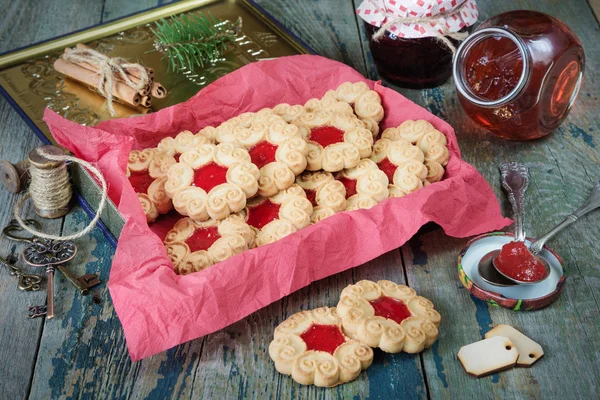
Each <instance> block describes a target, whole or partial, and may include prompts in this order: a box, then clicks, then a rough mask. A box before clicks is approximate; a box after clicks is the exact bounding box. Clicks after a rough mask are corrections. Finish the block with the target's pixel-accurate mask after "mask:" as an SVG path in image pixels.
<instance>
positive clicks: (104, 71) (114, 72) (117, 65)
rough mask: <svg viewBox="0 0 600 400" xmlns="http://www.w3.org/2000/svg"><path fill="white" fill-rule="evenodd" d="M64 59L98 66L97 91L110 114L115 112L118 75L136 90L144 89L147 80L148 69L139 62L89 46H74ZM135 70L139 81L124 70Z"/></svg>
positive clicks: (148, 79) (64, 55) (112, 114)
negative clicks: (114, 100) (115, 88)
mask: <svg viewBox="0 0 600 400" xmlns="http://www.w3.org/2000/svg"><path fill="white" fill-rule="evenodd" d="M63 58H64V59H65V60H66V61H70V62H74V63H89V64H92V65H96V66H98V69H99V73H98V75H99V76H98V92H99V93H100V94H101V95H102V96H104V97H105V98H106V100H107V108H108V111H109V112H110V115H111V116H113V117H114V116H115V115H116V112H115V110H114V108H113V104H112V103H113V85H114V79H115V78H116V77H119V78H120V79H121V80H122V81H123V82H124V83H125V84H126V85H127V86H129V87H130V88H132V89H135V90H136V91H140V90H142V89H144V88H145V87H146V86H147V85H148V83H149V81H150V77H149V76H148V71H147V70H146V68H145V67H144V66H142V65H140V64H136V63H130V62H129V61H127V60H125V59H124V58H121V57H112V58H111V57H108V56H107V55H105V54H102V53H100V52H98V51H96V50H93V49H90V48H75V49H71V50H70V51H69V52H67V53H65V54H63ZM128 70H129V71H130V73H131V72H132V71H135V72H137V73H138V74H139V77H140V79H139V82H137V83H136V82H134V81H133V80H131V78H130V77H129V74H127V72H126V71H128Z"/></svg>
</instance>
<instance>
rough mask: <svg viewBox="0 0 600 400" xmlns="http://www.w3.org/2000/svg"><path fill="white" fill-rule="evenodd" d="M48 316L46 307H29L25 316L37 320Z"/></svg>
mask: <svg viewBox="0 0 600 400" xmlns="http://www.w3.org/2000/svg"><path fill="white" fill-rule="evenodd" d="M46 314H48V307H46V306H31V307H29V308H28V309H27V316H28V317H29V318H32V319H33V318H39V317H43V316H45V315H46Z"/></svg>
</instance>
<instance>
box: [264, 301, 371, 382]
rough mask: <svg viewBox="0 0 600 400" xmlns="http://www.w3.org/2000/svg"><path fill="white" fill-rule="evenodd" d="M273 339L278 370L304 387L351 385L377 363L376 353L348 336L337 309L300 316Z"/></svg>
mask: <svg viewBox="0 0 600 400" xmlns="http://www.w3.org/2000/svg"><path fill="white" fill-rule="evenodd" d="M273 336H274V338H275V339H274V340H273V341H272V342H271V344H270V345H269V356H270V357H271V359H272V360H273V361H274V362H275V368H276V369H277V371H279V372H280V373H282V374H285V375H291V376H292V379H294V380H295V381H296V382H298V383H301V384H303V385H315V386H323V387H331V386H336V385H339V384H342V383H346V382H350V381H353V380H354V379H356V378H357V377H358V375H359V374H360V372H361V371H363V370H365V369H367V368H368V367H369V366H370V365H371V363H372V362H373V349H371V348H370V347H369V346H366V345H365V344H363V343H360V342H358V341H356V340H352V339H351V338H349V337H347V336H346V335H344V333H343V331H342V324H341V321H340V318H339V317H338V315H337V313H336V310H335V307H333V308H329V307H321V308H317V309H314V310H310V311H301V312H299V313H296V314H294V315H292V316H291V317H289V318H288V319H286V320H285V321H283V322H282V323H281V324H279V326H277V328H275V332H274V334H273Z"/></svg>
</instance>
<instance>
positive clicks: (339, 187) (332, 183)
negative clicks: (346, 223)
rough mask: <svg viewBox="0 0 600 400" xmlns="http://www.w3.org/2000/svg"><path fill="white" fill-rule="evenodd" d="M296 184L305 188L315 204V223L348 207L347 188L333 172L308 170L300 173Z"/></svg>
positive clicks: (309, 198)
mask: <svg viewBox="0 0 600 400" xmlns="http://www.w3.org/2000/svg"><path fill="white" fill-rule="evenodd" d="M296 184H297V185H298V186H300V187H301V188H302V189H304V192H305V193H306V198H307V199H308V200H310V202H311V203H312V205H313V214H312V215H311V221H312V222H313V223H315V222H318V221H321V220H322V219H325V218H327V217H329V216H331V215H333V214H335V213H336V212H339V211H344V210H345V209H346V188H345V187H344V184H343V183H342V182H340V181H337V180H336V179H335V178H334V177H333V174H331V172H325V171H315V172H311V171H306V172H304V173H302V174H301V175H298V177H297V178H296Z"/></svg>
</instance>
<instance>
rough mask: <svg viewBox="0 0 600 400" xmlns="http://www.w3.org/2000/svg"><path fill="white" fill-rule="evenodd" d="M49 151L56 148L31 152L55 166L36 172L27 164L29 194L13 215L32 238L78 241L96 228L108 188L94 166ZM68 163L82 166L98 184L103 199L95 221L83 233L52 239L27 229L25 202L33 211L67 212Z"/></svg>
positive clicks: (32, 164) (69, 194)
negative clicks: (32, 204)
mask: <svg viewBox="0 0 600 400" xmlns="http://www.w3.org/2000/svg"><path fill="white" fill-rule="evenodd" d="M52 147H54V148H55V149H56V146H43V147H40V148H37V149H36V150H34V151H35V152H37V154H38V155H39V156H41V157H43V158H44V159H46V160H50V161H55V162H56V163H54V164H53V165H51V166H49V167H45V168H39V167H38V166H36V165H35V164H34V163H33V162H31V163H30V166H29V172H30V174H31V182H30V184H29V190H28V191H27V193H26V194H25V195H24V196H23V197H21V198H20V199H19V201H18V202H17V204H15V208H14V210H13V214H14V217H15V219H16V220H17V223H18V224H19V225H20V226H21V227H22V228H23V229H24V230H25V231H27V232H29V233H31V234H32V235H34V236H37V237H41V238H44V239H51V240H74V239H78V238H80V237H82V236H85V235H87V234H88V233H89V232H90V231H91V230H92V229H93V228H94V227H95V226H96V223H97V222H98V220H99V219H100V215H102V211H103V210H104V207H105V206H106V200H107V197H108V187H107V184H106V180H105V179H104V176H103V175H102V173H101V172H100V171H99V170H98V169H97V168H96V167H95V166H93V165H92V164H90V163H89V162H87V161H84V160H81V159H79V158H77V157H73V156H69V155H66V154H64V153H63V154H53V152H51V150H52V149H49V148H52ZM30 161H31V154H30ZM67 162H70V163H76V164H79V165H81V166H82V167H84V168H85V169H86V170H88V171H89V172H90V173H91V174H92V175H93V176H94V177H95V178H96V179H97V181H98V182H99V183H100V186H101V189H102V195H101V197H100V202H99V203H98V210H97V211H96V215H95V216H94V218H92V219H91V221H90V222H89V223H88V225H87V226H86V227H85V228H84V229H82V230H81V231H80V232H77V233H74V234H71V235H66V236H59V235H51V234H47V233H44V232H40V231H38V230H36V229H33V228H32V227H31V226H30V225H27V224H26V223H25V221H24V220H23V219H22V218H21V211H22V209H23V205H24V204H25V201H26V200H27V199H29V198H31V199H32V201H33V203H34V205H35V208H36V210H38V209H39V210H61V209H62V210H64V209H65V208H66V209H67V210H68V204H69V201H70V200H71V194H72V188H71V183H70V177H69V173H68V170H67Z"/></svg>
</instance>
